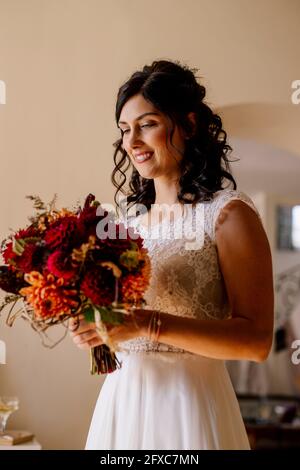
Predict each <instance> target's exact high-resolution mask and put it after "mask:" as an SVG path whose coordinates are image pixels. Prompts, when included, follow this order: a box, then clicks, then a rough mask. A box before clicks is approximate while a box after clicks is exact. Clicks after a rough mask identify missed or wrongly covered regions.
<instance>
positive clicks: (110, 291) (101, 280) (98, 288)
mask: <svg viewBox="0 0 300 470" xmlns="http://www.w3.org/2000/svg"><path fill="white" fill-rule="evenodd" d="M80 287H81V291H82V292H83V294H84V295H85V296H86V297H88V298H89V299H91V301H92V302H93V304H95V305H102V306H107V305H110V304H111V303H112V302H113V301H114V299H115V277H114V275H113V272H112V270H111V269H108V268H105V267H103V266H96V267H95V268H94V269H92V270H90V271H88V272H87V273H86V274H85V276H84V278H83V281H82V283H81V286H80Z"/></svg>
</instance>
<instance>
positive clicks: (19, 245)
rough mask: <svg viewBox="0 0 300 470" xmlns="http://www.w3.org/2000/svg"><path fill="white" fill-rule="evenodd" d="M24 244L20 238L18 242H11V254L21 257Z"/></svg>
mask: <svg viewBox="0 0 300 470" xmlns="http://www.w3.org/2000/svg"><path fill="white" fill-rule="evenodd" d="M25 245H26V242H25V240H23V239H22V238H19V239H18V240H16V239H15V240H14V241H13V252H14V253H15V254H16V255H19V256H21V255H22V254H23V251H24V248H25Z"/></svg>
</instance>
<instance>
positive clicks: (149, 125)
mask: <svg viewBox="0 0 300 470" xmlns="http://www.w3.org/2000/svg"><path fill="white" fill-rule="evenodd" d="M152 126H155V124H144V125H143V126H141V127H142V128H143V127H152ZM128 131H129V129H124V130H122V129H121V134H122V135H123V134H127V132H128Z"/></svg>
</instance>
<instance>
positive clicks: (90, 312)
mask: <svg viewBox="0 0 300 470" xmlns="http://www.w3.org/2000/svg"><path fill="white" fill-rule="evenodd" d="M82 313H83V315H84V319H85V321H87V322H89V323H90V322H94V321H95V315H94V308H93V306H92V305H88V306H87V307H86V308H85V309H84V310H83V311H82Z"/></svg>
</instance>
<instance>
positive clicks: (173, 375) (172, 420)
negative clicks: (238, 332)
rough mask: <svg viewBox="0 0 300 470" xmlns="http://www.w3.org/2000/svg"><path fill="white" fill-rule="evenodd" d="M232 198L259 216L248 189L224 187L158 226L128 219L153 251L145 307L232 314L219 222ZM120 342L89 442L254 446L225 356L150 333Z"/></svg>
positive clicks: (97, 445) (100, 446) (91, 445)
mask: <svg viewBox="0 0 300 470" xmlns="http://www.w3.org/2000/svg"><path fill="white" fill-rule="evenodd" d="M233 199H238V200H240V201H243V202H244V203H245V204H247V205H248V206H250V207H251V208H252V209H253V210H254V211H255V212H256V214H257V215H258V217H259V214H258V211H257V209H256V207H255V205H254V203H253V201H252V200H251V199H250V197H249V196H248V195H247V194H245V193H243V192H241V191H237V190H232V189H223V190H220V191H218V192H216V193H214V197H213V199H212V200H211V201H205V202H201V203H197V204H195V205H193V206H192V205H191V209H190V211H189V214H188V216H186V215H185V216H183V215H182V216H181V217H178V218H175V219H174V220H171V221H168V222H165V221H164V220H163V221H162V222H161V223H160V224H156V225H154V226H151V228H147V227H146V226H144V225H142V224H141V222H140V218H141V216H137V217H135V218H133V220H131V221H130V222H129V223H128V226H133V227H134V228H135V229H136V231H138V232H139V233H140V235H141V236H142V237H143V238H144V242H143V243H144V246H145V247H146V248H147V249H148V251H149V256H150V258H151V280H150V285H149V287H148V289H147V292H146V295H145V300H146V302H147V307H146V308H150V309H155V310H160V311H162V312H166V313H169V314H172V315H179V316H183V317H187V318H199V319H201V318H205V319H211V321H214V319H226V318H229V316H230V313H229V311H230V308H229V303H228V298H227V294H226V289H225V284H224V280H223V277H222V273H221V271H220V268H219V263H218V255H217V249H216V243H215V223H216V220H217V218H218V215H219V213H220V211H221V210H222V208H223V207H224V206H225V205H226V204H227V203H228V202H229V201H231V200H233ZM189 217H190V219H189ZM183 226H185V227H184V229H183ZM186 227H188V229H187V230H186ZM182 234H184V236H182ZM187 240H188V241H187ZM191 240H193V241H191ZM120 346H121V348H122V350H121V351H120V352H118V353H117V356H118V358H119V359H120V360H121V361H122V367H121V368H120V369H118V370H116V371H115V372H113V373H111V374H108V375H107V376H106V378H105V381H104V384H103V386H102V388H101V391H100V394H99V398H98V400H97V403H96V407H95V410H94V414H93V418H92V422H91V425H90V430H89V433H88V438H87V443H86V449H95V450H114V449H118V450H124V449H130V450H134V449H135V450H138V449H142V450H145V449H148V450H151V449H152V450H158V449H160V450H202V449H240V450H241V449H245V450H247V449H250V447H249V441H248V438H247V433H246V430H245V426H244V423H243V420H242V417H241V413H240V409H239V404H238V401H237V398H236V395H235V392H234V389H233V386H232V383H231V381H230V378H229V374H228V371H227V368H226V364H225V361H224V360H219V359H211V358H208V357H204V356H200V355H196V354H193V353H190V352H187V351H185V350H183V349H179V348H175V347H173V346H170V345H166V344H163V343H154V342H150V341H149V340H148V339H147V338H144V337H139V338H135V339H133V340H130V341H126V342H122V343H120Z"/></svg>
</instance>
